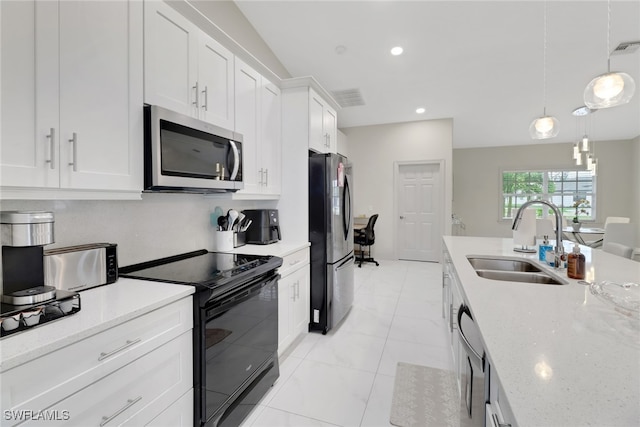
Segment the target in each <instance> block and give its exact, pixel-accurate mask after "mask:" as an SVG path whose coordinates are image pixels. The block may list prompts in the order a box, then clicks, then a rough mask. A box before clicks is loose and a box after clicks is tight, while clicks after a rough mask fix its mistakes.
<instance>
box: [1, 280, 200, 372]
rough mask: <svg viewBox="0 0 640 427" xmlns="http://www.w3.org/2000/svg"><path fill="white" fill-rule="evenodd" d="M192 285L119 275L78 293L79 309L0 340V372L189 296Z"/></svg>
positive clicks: (191, 291)
mask: <svg viewBox="0 0 640 427" xmlns="http://www.w3.org/2000/svg"><path fill="white" fill-rule="evenodd" d="M194 290H195V288H194V287H193V286H185V285H175V284H171V283H160V282H150V281H144V280H136V279H128V278H120V279H118V281H117V282H115V283H112V284H110V285H105V286H100V287H97V288H93V289H89V290H86V291H82V292H80V304H81V309H80V311H79V312H77V313H75V314H73V315H71V316H69V317H65V318H62V319H58V320H55V321H53V322H50V323H47V324H43V325H41V326H38V327H34V328H33V329H31V330H29V331H24V332H20V333H17V334H15V335H10V336H8V337H6V338H3V339H2V340H0V372H4V371H7V370H9V369H11V368H14V367H16V366H18V365H21V364H23V363H26V362H28V361H30V360H33V359H35V358H37V357H40V356H42V355H44V354H47V353H50V352H52V351H54V350H57V349H59V348H62V347H64V346H67V345H69V344H72V343H74V342H76V341H79V340H81V339H84V338H87V337H89V336H91V335H95V334H97V333H99V332H102V331H104V330H107V329H109V328H112V327H114V326H116V325H119V324H121V323H124V322H126V321H128V320H131V319H133V318H135V317H138V316H141V315H143V314H145V313H148V312H150V311H153V310H155V309H157V308H160V307H163V306H165V305H167V304H170V303H172V302H174V301H177V300H179V299H182V298H184V297H187V296H189V295H191V294H192V293H193V292H194Z"/></svg>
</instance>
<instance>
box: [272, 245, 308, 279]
mask: <svg viewBox="0 0 640 427" xmlns="http://www.w3.org/2000/svg"><path fill="white" fill-rule="evenodd" d="M306 264H309V248H304V249H302V250H299V251H296V252H294V253H292V254H289V255H287V256H285V257H283V258H282V267H280V268H279V269H278V271H279V273H280V275H281V276H282V277H284V276H286V275H287V274H291V273H292V272H294V271H296V270H297V269H299V268H301V267H303V266H304V265H306Z"/></svg>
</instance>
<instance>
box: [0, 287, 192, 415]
mask: <svg viewBox="0 0 640 427" xmlns="http://www.w3.org/2000/svg"><path fill="white" fill-rule="evenodd" d="M192 313H193V309H192V298H191V297H188V298H183V299H181V300H179V301H176V302H174V303H171V304H169V305H167V306H164V307H161V308H159V309H156V310H154V311H151V312H149V313H147V314H143V315H141V316H139V317H136V318H134V319H131V320H129V321H127V322H124V323H121V324H119V325H117V326H114V327H113V328H111V329H108V330H106V331H104V332H100V333H98V334H95V335H92V336H90V337H88V338H85V339H82V340H79V341H77V342H75V343H72V344H70V345H68V346H66V347H63V348H61V349H59V350H56V351H53V352H50V353H47V354H44V355H42V356H41V357H39V358H37V359H34V360H32V361H30V362H27V363H25V364H22V365H19V366H17V367H15V368H13V369H10V370H8V371H6V372H3V373H2V383H1V385H0V387H1V389H2V395H1V397H2V400H1V401H2V409H3V417H2V419H1V420H0V425H2V426H13V425H17V424H20V423H22V422H24V421H27V422H26V423H24V424H20V425H25V426H27V425H42V421H43V420H47V425H67V426H86V425H136V426H137V425H145V424H146V423H148V422H150V421H151V420H153V419H154V418H156V417H157V416H158V414H160V413H161V412H163V411H164V410H166V409H167V408H168V407H170V406H171V405H172V404H173V403H174V402H176V401H178V400H179V399H180V398H181V397H182V396H183V395H184V394H185V393H187V392H189V391H190V390H192V389H193V359H192V356H193V339H192V328H193V317H192V316H193V314H192ZM7 411H9V412H7ZM190 411H192V408H191V409H190ZM191 413H192V412H191ZM188 416H189V413H186V414H185V418H187V417H188ZM191 422H192V420H191Z"/></svg>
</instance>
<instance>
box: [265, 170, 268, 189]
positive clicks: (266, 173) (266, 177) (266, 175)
mask: <svg viewBox="0 0 640 427" xmlns="http://www.w3.org/2000/svg"><path fill="white" fill-rule="evenodd" d="M264 186H265V187H267V186H269V169H265V170H264Z"/></svg>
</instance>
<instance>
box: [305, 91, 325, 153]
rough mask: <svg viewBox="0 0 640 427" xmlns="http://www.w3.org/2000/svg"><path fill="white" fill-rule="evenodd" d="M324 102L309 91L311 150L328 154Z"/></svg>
mask: <svg viewBox="0 0 640 427" xmlns="http://www.w3.org/2000/svg"><path fill="white" fill-rule="evenodd" d="M323 128H324V101H323V100H322V98H320V96H319V95H318V94H317V93H315V92H314V91H313V90H311V89H310V90H309V149H311V150H314V151H317V152H319V153H326V152H327V140H326V138H325V134H324V129H323Z"/></svg>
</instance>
